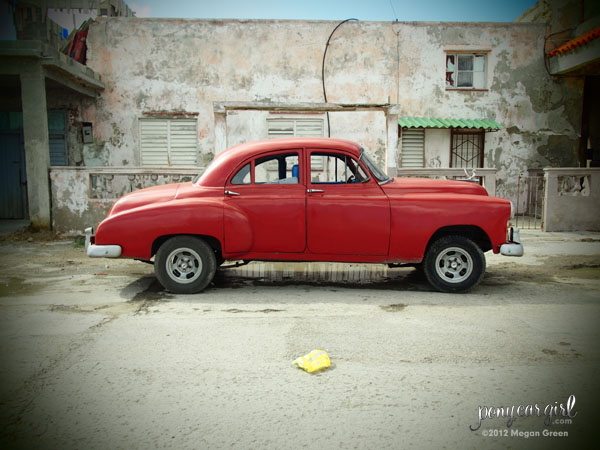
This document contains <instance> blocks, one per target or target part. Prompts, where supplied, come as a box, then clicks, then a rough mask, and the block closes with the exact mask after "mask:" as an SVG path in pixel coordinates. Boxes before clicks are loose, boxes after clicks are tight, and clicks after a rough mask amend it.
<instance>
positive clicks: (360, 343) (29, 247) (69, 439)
mask: <svg viewBox="0 0 600 450" xmlns="http://www.w3.org/2000/svg"><path fill="white" fill-rule="evenodd" d="M522 237H523V242H524V244H525V251H526V255H525V256H524V257H523V258H513V259H511V258H506V257H501V256H497V255H490V254H489V253H488V254H487V255H486V256H487V261H488V270H487V273H486V276H485V278H484V280H483V282H482V283H481V285H480V286H478V287H477V288H476V289H475V290H473V291H472V292H470V293H468V294H441V293H438V292H434V291H433V290H432V289H431V288H430V287H429V286H428V285H427V283H426V282H425V280H424V278H423V276H422V275H421V274H420V273H419V272H418V271H416V270H413V269H408V268H404V269H387V268H385V267H382V266H371V265H362V264H297V265H294V264H259V263H253V264H250V265H248V266H245V267H240V268H236V269H228V270H223V271H220V272H219V273H218V275H217V277H216V278H215V282H214V283H213V284H212V285H211V286H210V287H209V288H208V289H207V290H206V291H205V292H204V293H201V294H196V295H174V294H170V293H168V292H165V291H164V290H163V289H162V288H161V286H160V285H159V284H158V283H157V281H156V279H155V278H154V275H153V268H152V266H150V265H147V264H143V263H140V262H136V261H128V260H104V259H96V260H91V259H88V258H86V257H85V256H84V254H83V253H84V252H83V249H81V248H75V246H74V242H73V241H70V240H65V241H60V240H59V241H39V240H34V241H33V242H26V241H25V242H14V241H10V240H4V241H2V242H0V311H1V314H0V321H1V325H0V336H1V338H0V352H1V353H0V354H1V358H2V359H1V360H2V365H1V367H0V380H1V383H0V404H1V408H0V411H1V412H0V414H1V416H2V422H1V423H2V429H1V430H2V431H1V432H0V447H2V448H23V449H32V448H43V449H45V448H48V449H53V448H60V449H71V448H73V449H76V448H85V449H95V448H98V449H106V448H111V449H116V448H123V449H136V448H139V449H145V448H177V449H185V448H190V449H192V448H193V449H196V448H211V449H212V448H231V447H233V448H244V449H246V448H269V449H270V448H273V449H280V448H316V447H320V448H364V449H372V448H378V449H379V448H399V447H409V448H444V447H445V448H506V447H511V448H569V447H570V448H573V447H574V446H575V445H581V444H589V442H590V440H591V439H595V440H596V442H597V441H598V438H597V437H596V436H594V424H595V421H596V420H597V419H599V418H600V414H599V411H598V409H597V406H596V405H597V404H598V403H597V400H598V398H599V396H598V388H597V383H596V380H597V379H598V375H599V370H598V369H599V367H600V365H599V362H600V358H599V356H600V354H599V351H598V343H599V339H598V338H599V335H600V331H599V327H598V319H599V318H600V233H541V232H536V231H527V230H525V231H523V233H522ZM314 349H323V350H326V351H327V352H329V354H330V356H331V359H332V367H331V368H330V369H328V370H326V371H324V372H321V373H317V374H312V375H311V374H307V373H305V372H303V371H301V370H299V369H297V368H296V367H295V366H293V365H292V361H293V360H294V359H295V358H296V357H298V356H301V355H304V354H306V353H308V352H310V351H311V350H314ZM570 395H574V396H575V397H576V404H575V408H574V410H575V412H576V413H577V415H576V416H575V417H573V418H572V421H571V423H569V424H564V423H561V424H558V423H557V424H554V425H552V426H551V427H545V426H544V424H543V421H544V417H545V416H543V415H542V416H541V417H535V416H534V417H518V418H516V419H515V422H514V423H513V424H512V426H511V427H510V428H507V426H506V422H507V420H506V419H505V418H491V419H485V420H483V425H482V428H481V429H479V430H477V431H475V432H473V431H470V429H469V426H470V425H471V426H476V424H477V422H478V408H479V406H482V405H484V406H495V407H507V406H509V405H515V407H516V406H518V405H529V404H536V403H537V404H538V405H539V406H540V407H541V408H542V409H543V408H544V407H545V406H546V405H547V404H552V405H554V404H555V403H554V402H558V403H559V404H560V403H563V404H564V403H566V402H567V399H568V397H569V396H570ZM484 430H487V431H490V430H499V434H500V435H499V436H484V435H483V431H484ZM504 430H508V436H503V435H502V433H504ZM513 430H517V431H518V432H521V435H520V436H519V435H515V436H512V435H511V433H512V432H513ZM544 430H552V431H560V432H565V431H566V432H567V434H568V436H563V437H549V436H544V435H543V434H542V433H543V432H544ZM524 432H528V433H529V432H532V433H536V432H539V433H540V436H533V437H524V434H523V433H524ZM497 434H498V433H497Z"/></svg>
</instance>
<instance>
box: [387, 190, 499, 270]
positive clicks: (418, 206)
mask: <svg viewBox="0 0 600 450" xmlns="http://www.w3.org/2000/svg"><path fill="white" fill-rule="evenodd" d="M391 208H392V233H391V239H390V256H392V257H394V258H398V259H400V260H402V261H404V262H420V261H421V260H422V259H423V256H424V254H425V250H426V248H427V244H428V242H429V240H430V239H431V237H432V236H433V235H434V234H435V232H436V231H438V230H439V229H441V228H444V227H449V226H474V227H477V228H480V229H481V230H483V232H484V233H485V234H486V235H487V236H488V237H489V238H490V242H491V244H492V248H493V249H494V251H495V252H496V251H497V249H499V248H500V245H501V244H503V243H504V242H505V241H506V227H507V221H508V220H509V218H510V202H509V201H508V200H505V199H500V198H496V197H487V196H480V195H478V196H474V195H460V194H438V195H431V194H415V195H407V196H402V197H400V198H396V199H393V200H392V201H391Z"/></svg>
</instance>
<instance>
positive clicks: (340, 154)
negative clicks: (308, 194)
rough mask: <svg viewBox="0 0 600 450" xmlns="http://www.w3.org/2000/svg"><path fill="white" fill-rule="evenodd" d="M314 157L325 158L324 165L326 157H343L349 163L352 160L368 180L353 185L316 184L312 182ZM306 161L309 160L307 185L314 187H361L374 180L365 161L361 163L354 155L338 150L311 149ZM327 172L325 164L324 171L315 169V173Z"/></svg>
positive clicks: (322, 182) (336, 183) (339, 183)
mask: <svg viewBox="0 0 600 450" xmlns="http://www.w3.org/2000/svg"><path fill="white" fill-rule="evenodd" d="M315 154H316V155H315ZM313 155H314V156H317V157H319V156H320V157H323V163H324V158H325V157H331V156H333V157H336V158H337V159H341V158H340V157H343V158H346V161H347V159H350V160H352V161H354V163H355V164H356V166H357V167H358V169H359V170H361V171H362V172H363V173H364V175H365V176H366V179H365V180H363V181H358V182H353V183H347V182H345V181H344V182H343V183H342V182H327V181H321V182H319V181H317V182H314V181H313V180H312V173H313V170H312V157H313ZM306 159H307V162H306V164H307V171H306V172H307V173H306V176H307V178H308V179H307V183H308V184H310V185H314V186H348V185H354V186H360V185H365V184H368V183H369V182H370V181H371V179H372V178H373V177H372V175H371V172H370V171H369V169H368V168H366V167H365V166H364V162H363V161H360V162H359V161H358V160H357V159H355V158H354V156H352V155H350V154H348V153H346V152H344V151H337V150H331V149H311V150H310V151H309V152H308V154H307V158H306ZM344 164H345V165H346V166H347V167H349V165H348V163H347V162H345V163H344ZM326 171H327V169H326V168H325V164H323V168H322V169H315V172H320V173H323V172H326Z"/></svg>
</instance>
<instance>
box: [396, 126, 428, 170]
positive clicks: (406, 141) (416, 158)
mask: <svg viewBox="0 0 600 450" xmlns="http://www.w3.org/2000/svg"><path fill="white" fill-rule="evenodd" d="M424 154H425V130H424V129H423V128H403V129H402V167H423V159H424V158H423V156H424Z"/></svg>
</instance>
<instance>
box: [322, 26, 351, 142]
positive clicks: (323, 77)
mask: <svg viewBox="0 0 600 450" xmlns="http://www.w3.org/2000/svg"><path fill="white" fill-rule="evenodd" d="M351 20H356V21H358V19H346V20H342V21H341V22H340V23H338V24H337V26H336V27H335V28H334V29H333V31H332V32H331V34H330V35H329V39H327V44H325V51H324V52H323V63H322V65H321V81H322V82H323V97H324V98H325V103H327V92H326V90H325V57H326V56H327V47H329V41H330V40H331V37H332V36H333V33H335V31H336V30H337V29H338V28H339V27H341V26H342V25H343V24H345V23H346V22H349V21H351ZM327 136H328V137H331V127H330V124H329V111H327Z"/></svg>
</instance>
